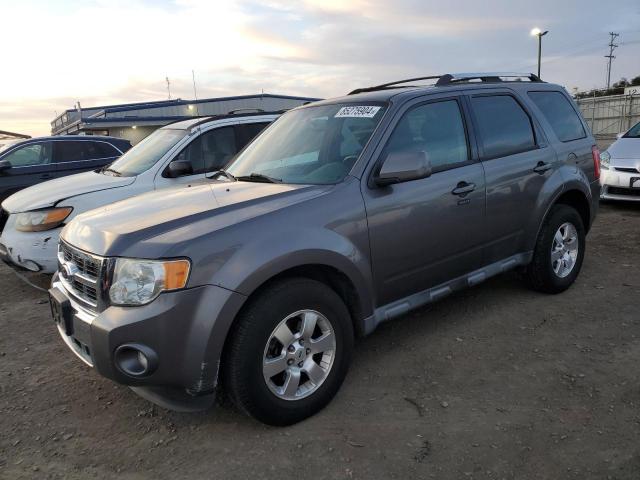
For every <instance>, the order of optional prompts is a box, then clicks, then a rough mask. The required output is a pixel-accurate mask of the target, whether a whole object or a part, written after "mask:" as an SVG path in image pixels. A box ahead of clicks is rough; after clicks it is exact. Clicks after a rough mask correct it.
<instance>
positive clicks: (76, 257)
mask: <svg viewBox="0 0 640 480" xmlns="http://www.w3.org/2000/svg"><path fill="white" fill-rule="evenodd" d="M58 263H59V265H58V270H59V275H60V281H61V282H62V284H63V285H64V287H65V288H66V289H67V290H68V291H69V293H70V294H71V295H73V296H74V297H75V299H76V300H79V301H80V302H81V303H82V305H83V306H85V307H86V308H88V309H89V310H92V311H97V310H98V305H99V303H100V291H99V288H100V280H101V278H100V276H101V274H102V265H103V259H102V258H100V257H97V256H95V255H90V254H88V253H85V252H83V251H81V250H79V249H77V248H75V247H72V246H71V245H69V244H68V243H65V242H64V241H62V240H61V241H60V244H59V247H58Z"/></svg>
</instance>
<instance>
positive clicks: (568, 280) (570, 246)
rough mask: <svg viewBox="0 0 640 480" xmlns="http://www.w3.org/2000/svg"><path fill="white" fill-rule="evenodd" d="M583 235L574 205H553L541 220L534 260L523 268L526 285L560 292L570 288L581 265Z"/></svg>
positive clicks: (546, 291)
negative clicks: (524, 269)
mask: <svg viewBox="0 0 640 480" xmlns="http://www.w3.org/2000/svg"><path fill="white" fill-rule="evenodd" d="M585 235H586V234H585V229H584V224H583V223H582V217H581V216H580V214H579V213H578V212H577V211H576V209H574V208H573V207H570V206H568V205H554V206H553V207H552V208H551V211H550V212H549V214H548V215H547V217H546V218H545V220H544V223H543V225H542V229H541V230H540V233H539V235H538V241H537V242H536V246H535V250H534V253H533V260H532V261H531V263H530V264H529V265H528V267H527V269H526V273H525V278H526V279H527V282H528V283H529V285H530V286H531V287H532V288H533V289H534V290H538V291H540V292H544V293H560V292H564V291H565V290H566V289H567V288H569V287H570V286H571V285H572V284H573V282H574V281H575V279H576V278H577V277H578V274H579V273H580V269H581V268H582V261H583V259H584V251H585V243H586V242H585Z"/></svg>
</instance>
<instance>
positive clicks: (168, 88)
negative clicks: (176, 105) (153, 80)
mask: <svg viewBox="0 0 640 480" xmlns="http://www.w3.org/2000/svg"><path fill="white" fill-rule="evenodd" d="M165 80H166V81H167V92H168V93H169V100H171V82H169V77H165Z"/></svg>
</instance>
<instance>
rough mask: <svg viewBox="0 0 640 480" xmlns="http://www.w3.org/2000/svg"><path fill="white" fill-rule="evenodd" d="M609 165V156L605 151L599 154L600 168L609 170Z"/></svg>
mask: <svg viewBox="0 0 640 480" xmlns="http://www.w3.org/2000/svg"><path fill="white" fill-rule="evenodd" d="M609 165H611V155H610V154H609V152H607V151H606V150H605V151H604V152H602V153H601V154H600V168H604V169H605V170H608V169H609Z"/></svg>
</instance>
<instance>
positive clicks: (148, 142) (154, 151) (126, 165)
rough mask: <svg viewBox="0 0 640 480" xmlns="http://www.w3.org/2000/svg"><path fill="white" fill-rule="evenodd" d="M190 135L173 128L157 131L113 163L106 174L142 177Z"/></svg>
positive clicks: (185, 131)
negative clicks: (141, 175)
mask: <svg viewBox="0 0 640 480" xmlns="http://www.w3.org/2000/svg"><path fill="white" fill-rule="evenodd" d="M188 133H189V132H188V131H187V130H182V129H172V128H161V129H159V130H156V131H155V132H153V133H152V134H151V135H149V136H148V137H146V138H145V139H144V140H142V141H141V142H140V143H138V144H137V145H135V146H134V147H132V148H131V149H130V150H128V151H127V152H126V153H125V154H124V155H122V156H121V157H120V158H119V159H118V160H116V161H115V162H113V163H112V164H111V165H110V166H109V168H108V170H106V172H110V173H112V174H115V175H122V176H125V177H132V176H135V175H140V174H141V173H143V172H146V171H147V170H149V169H150V168H151V167H152V166H153V165H155V164H156V162H157V161H158V160H160V159H161V158H162V157H163V156H164V155H165V154H166V153H167V152H168V151H169V150H171V148H172V147H174V146H175V145H176V144H177V143H178V142H179V141H180V140H182V139H183V138H184V137H186V136H187V134H188Z"/></svg>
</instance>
